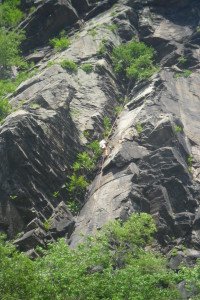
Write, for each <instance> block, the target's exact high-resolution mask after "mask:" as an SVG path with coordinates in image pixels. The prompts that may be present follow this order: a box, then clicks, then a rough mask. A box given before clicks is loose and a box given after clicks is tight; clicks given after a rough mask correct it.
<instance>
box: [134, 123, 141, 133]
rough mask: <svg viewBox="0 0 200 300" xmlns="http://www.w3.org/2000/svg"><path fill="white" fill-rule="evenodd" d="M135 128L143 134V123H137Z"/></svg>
mask: <svg viewBox="0 0 200 300" xmlns="http://www.w3.org/2000/svg"><path fill="white" fill-rule="evenodd" d="M135 128H136V130H137V133H138V134H141V133H142V131H143V127H142V124H141V123H137V124H136V125H135Z"/></svg>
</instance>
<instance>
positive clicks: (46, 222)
mask: <svg viewBox="0 0 200 300" xmlns="http://www.w3.org/2000/svg"><path fill="white" fill-rule="evenodd" d="M43 226H44V229H45V230H46V231H49V229H50V228H51V219H47V220H45V221H44V223H43Z"/></svg>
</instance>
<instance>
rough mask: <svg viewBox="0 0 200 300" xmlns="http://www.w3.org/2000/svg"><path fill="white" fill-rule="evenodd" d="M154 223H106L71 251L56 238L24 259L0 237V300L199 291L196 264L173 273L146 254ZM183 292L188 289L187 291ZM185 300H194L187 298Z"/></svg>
mask: <svg viewBox="0 0 200 300" xmlns="http://www.w3.org/2000/svg"><path fill="white" fill-rule="evenodd" d="M154 232H155V224H154V222H153V220H152V218H151V217H150V216H149V215H147V214H144V213H141V214H133V215H132V216H131V217H130V218H129V220H128V221H126V222H125V223H124V224H121V222H120V221H114V222H111V223H110V224H109V225H107V226H106V227H105V228H104V229H103V230H101V231H100V232H99V233H97V235H96V237H88V239H87V240H86V241H85V242H84V243H83V244H80V245H79V246H78V247H77V248H76V249H70V248H69V247H68V246H67V244H66V241H65V240H64V239H61V240H60V241H59V242H57V243H53V244H50V245H49V247H48V249H47V250H42V249H40V253H42V256H41V257H40V258H37V259H35V260H33V261H32V260H30V259H29V258H28V257H27V256H26V255H24V254H20V253H19V252H17V251H16V249H15V248H14V247H13V246H12V245H11V244H10V243H6V242H5V241H4V240H3V238H2V239H1V241H0V264H1V268H0V294H1V299H2V300H16V299H24V300H26V299H32V300H47V299H48V300H64V299H70V300H77V299H80V300H98V299H99V300H100V299H105V300H108V299H113V300H114V299H115V300H124V299H127V300H129V299H130V300H131V299H133V300H147V299H148V300H169V299H170V300H177V299H181V297H180V295H179V292H178V290H177V288H176V285H177V283H179V282H181V281H183V280H185V281H186V283H190V284H191V285H192V286H193V287H195V289H196V299H199V298H198V296H199V291H200V284H199V282H200V280H199V279H200V265H199V264H197V266H196V267H195V268H187V267H183V268H182V269H181V271H180V272H179V274H177V273H175V272H173V271H172V270H170V269H169V268H168V267H167V261H166V259H165V258H164V257H163V256H161V255H160V254H158V253H154V252H153V250H151V251H150V250H147V246H148V249H150V247H149V245H150V244H151V240H152V236H153V234H154ZM188 287H189V286H188ZM191 299H195V297H192V296H191Z"/></svg>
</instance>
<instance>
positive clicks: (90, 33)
mask: <svg viewBox="0 0 200 300" xmlns="http://www.w3.org/2000/svg"><path fill="white" fill-rule="evenodd" d="M88 34H89V35H91V36H92V37H93V38H94V37H95V36H96V35H97V30H96V28H95V27H94V28H91V29H89V30H88Z"/></svg>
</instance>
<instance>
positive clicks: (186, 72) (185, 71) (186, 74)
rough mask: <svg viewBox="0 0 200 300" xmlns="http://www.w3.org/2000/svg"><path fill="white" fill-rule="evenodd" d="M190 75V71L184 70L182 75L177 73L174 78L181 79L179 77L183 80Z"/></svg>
mask: <svg viewBox="0 0 200 300" xmlns="http://www.w3.org/2000/svg"><path fill="white" fill-rule="evenodd" d="M191 74H192V71H190V70H184V71H183V72H182V73H177V74H175V76H174V77H175V78H181V77H184V78H187V77H189V76H190V75H191Z"/></svg>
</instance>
